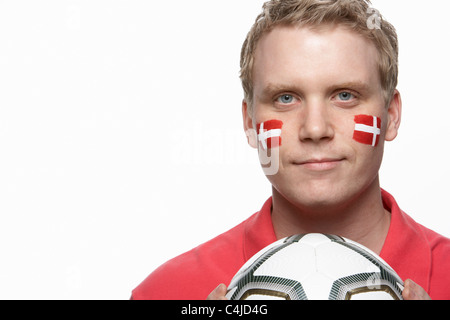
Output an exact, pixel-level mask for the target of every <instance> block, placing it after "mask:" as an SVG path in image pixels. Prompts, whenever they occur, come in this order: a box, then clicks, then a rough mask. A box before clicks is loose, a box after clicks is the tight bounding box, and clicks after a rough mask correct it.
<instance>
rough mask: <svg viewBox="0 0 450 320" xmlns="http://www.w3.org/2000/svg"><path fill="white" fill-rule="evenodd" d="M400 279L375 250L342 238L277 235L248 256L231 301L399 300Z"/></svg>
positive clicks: (231, 288)
mask: <svg viewBox="0 0 450 320" xmlns="http://www.w3.org/2000/svg"><path fill="white" fill-rule="evenodd" d="M402 291H403V281H402V280H401V279H400V277H399V276H398V275H397V273H396V272H395V271H394V270H393V269H392V268H391V267H390V266H389V265H388V264H387V263H386V262H385V261H384V260H383V259H381V258H380V257H379V256H378V255H377V254H375V253H374V252H373V251H371V250H369V249H368V248H366V247H364V246H362V245H360V244H358V243H356V242H354V241H351V240H348V239H345V238H342V237H339V236H334V235H325V234H319V233H311V234H305V235H295V236H291V237H288V238H285V239H281V240H279V241H277V242H275V243H273V244H271V245H269V246H267V247H266V248H264V249H263V250H261V251H260V252H258V253H257V254H256V255H254V256H253V257H252V258H251V259H250V260H248V261H247V262H246V263H245V264H244V265H243V266H242V268H241V269H240V270H239V271H238V273H237V274H236V275H235V276H234V278H233V280H232V281H231V283H230V285H229V286H228V293H227V295H226V297H227V298H228V299H230V300H402Z"/></svg>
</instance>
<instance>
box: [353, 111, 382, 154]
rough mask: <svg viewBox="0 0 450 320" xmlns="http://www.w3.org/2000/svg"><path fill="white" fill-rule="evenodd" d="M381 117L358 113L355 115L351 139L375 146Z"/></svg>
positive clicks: (379, 131) (379, 130)
mask: <svg viewBox="0 0 450 320" xmlns="http://www.w3.org/2000/svg"><path fill="white" fill-rule="evenodd" d="M380 134H381V119H380V118H378V117H375V116H369V115H365V114H360V115H357V116H355V132H354V133H353V139H354V140H356V141H358V142H360V143H363V144H368V145H371V146H372V147H376V146H377V145H378V142H379V141H380Z"/></svg>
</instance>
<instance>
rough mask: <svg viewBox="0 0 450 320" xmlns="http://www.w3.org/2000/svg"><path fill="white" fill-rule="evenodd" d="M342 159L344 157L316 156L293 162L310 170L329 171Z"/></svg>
mask: <svg viewBox="0 0 450 320" xmlns="http://www.w3.org/2000/svg"><path fill="white" fill-rule="evenodd" d="M342 161H344V158H317V159H308V160H305V161H299V162H294V164H295V165H298V166H300V167H302V168H305V169H307V170H311V171H329V170H332V169H335V168H336V167H338V166H339V165H340V164H341V163H342Z"/></svg>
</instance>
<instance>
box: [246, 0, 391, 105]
mask: <svg viewBox="0 0 450 320" xmlns="http://www.w3.org/2000/svg"><path fill="white" fill-rule="evenodd" d="M325 24H337V25H343V26H345V27H347V28H349V29H350V30H353V31H356V32H357V33H358V34H360V35H362V36H363V37H364V38H366V39H369V40H370V41H372V43H374V45H375V47H376V48H377V50H378V53H379V61H378V71H379V74H380V79H381V87H382V89H383V91H384V92H383V93H384V97H385V100H386V104H389V102H390V99H391V97H392V95H393V93H394V90H395V88H396V87H397V81H398V39H397V33H396V31H395V28H394V27H393V26H392V25H391V24H390V23H389V22H387V21H386V20H384V19H383V18H382V17H381V15H379V13H378V11H377V10H375V9H372V8H371V3H370V1H369V0H270V1H267V2H266V3H264V5H263V12H262V13H261V14H260V15H258V17H257V18H256V21H255V24H254V25H253V27H252V28H251V30H250V32H249V33H248V35H247V38H246V39H245V41H244V44H243V46H242V50H241V72H240V77H241V81H242V87H243V89H244V97H245V100H246V102H247V104H248V105H249V106H250V108H251V107H252V104H253V82H252V71H253V63H254V55H255V50H256V46H257V44H258V41H259V39H261V37H262V36H263V35H264V34H265V33H267V32H269V31H270V30H272V29H273V28H274V27H276V26H279V25H288V26H289V25H295V26H308V27H319V26H321V25H325Z"/></svg>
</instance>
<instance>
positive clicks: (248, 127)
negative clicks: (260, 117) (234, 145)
mask: <svg viewBox="0 0 450 320" xmlns="http://www.w3.org/2000/svg"><path fill="white" fill-rule="evenodd" d="M242 119H243V121H244V130H245V134H246V135H247V142H248V144H249V145H250V147H252V148H255V149H256V148H258V142H257V140H258V139H257V134H256V130H255V128H253V117H252V115H251V111H250V109H249V106H248V104H247V101H245V100H242Z"/></svg>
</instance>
